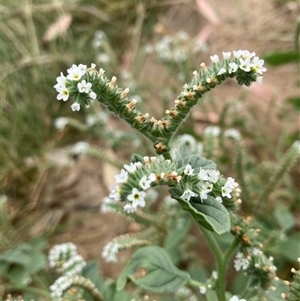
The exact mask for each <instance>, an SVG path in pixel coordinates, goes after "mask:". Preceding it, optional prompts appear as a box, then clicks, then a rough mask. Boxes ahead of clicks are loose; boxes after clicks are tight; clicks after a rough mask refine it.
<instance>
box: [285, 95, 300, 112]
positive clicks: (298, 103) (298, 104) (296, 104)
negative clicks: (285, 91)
mask: <svg viewBox="0 0 300 301" xmlns="http://www.w3.org/2000/svg"><path fill="white" fill-rule="evenodd" d="M286 101H287V102H288V103H290V104H291V105H292V106H293V108H294V109H295V110H296V111H300V97H299V96H293V97H289V98H287V99H286Z"/></svg>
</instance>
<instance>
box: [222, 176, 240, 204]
mask: <svg viewBox="0 0 300 301" xmlns="http://www.w3.org/2000/svg"><path fill="white" fill-rule="evenodd" d="M236 187H237V183H236V182H235V181H234V179H233V178H231V177H229V178H228V179H227V181H226V183H225V185H224V186H223V187H222V188H221V190H222V197H227V198H229V199H230V198H231V192H232V191H233V190H234V189H235V188H236Z"/></svg>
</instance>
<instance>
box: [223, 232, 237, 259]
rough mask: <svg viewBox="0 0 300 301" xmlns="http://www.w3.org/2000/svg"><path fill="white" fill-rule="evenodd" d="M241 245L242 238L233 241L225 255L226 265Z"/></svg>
mask: <svg viewBox="0 0 300 301" xmlns="http://www.w3.org/2000/svg"><path fill="white" fill-rule="evenodd" d="M239 243H240V238H239V237H235V238H234V240H233V242H232V243H231V245H230V246H229V248H228V249H227V251H226V253H225V254H224V261H225V263H227V262H228V260H229V258H230V256H231V255H232V253H233V252H234V250H235V249H236V247H237V246H238V245H239Z"/></svg>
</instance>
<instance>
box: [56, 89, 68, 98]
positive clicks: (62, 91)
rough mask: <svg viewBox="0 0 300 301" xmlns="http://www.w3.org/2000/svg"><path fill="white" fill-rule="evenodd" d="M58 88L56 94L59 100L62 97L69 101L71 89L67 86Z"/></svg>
mask: <svg viewBox="0 0 300 301" xmlns="http://www.w3.org/2000/svg"><path fill="white" fill-rule="evenodd" d="M56 90H57V92H58V95H57V96H56V98H57V99H58V100H61V99H62V100H63V101H67V100H68V99H69V90H68V89H67V88H66V87H62V88H57V89H56Z"/></svg>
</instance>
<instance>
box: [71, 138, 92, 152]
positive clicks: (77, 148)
mask: <svg viewBox="0 0 300 301" xmlns="http://www.w3.org/2000/svg"><path fill="white" fill-rule="evenodd" d="M89 147H90V145H89V144H88V143H87V142H83V141H80V142H77V143H75V144H74V145H73V148H72V153H73V154H74V155H79V154H84V153H86V152H87V151H88V149H89Z"/></svg>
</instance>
